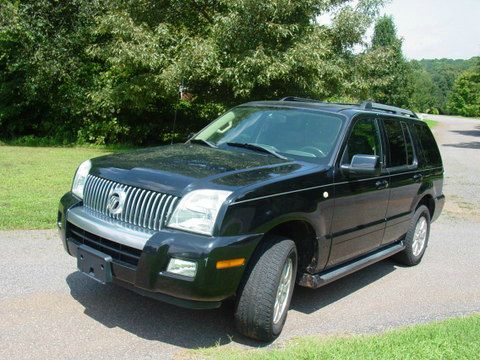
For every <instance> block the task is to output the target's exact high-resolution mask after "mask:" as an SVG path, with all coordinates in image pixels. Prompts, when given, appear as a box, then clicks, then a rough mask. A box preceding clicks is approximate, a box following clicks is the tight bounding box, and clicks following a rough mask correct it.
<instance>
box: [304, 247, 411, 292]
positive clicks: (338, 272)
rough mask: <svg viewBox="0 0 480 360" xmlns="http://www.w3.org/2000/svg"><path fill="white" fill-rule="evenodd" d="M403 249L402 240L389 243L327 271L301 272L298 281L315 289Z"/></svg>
mask: <svg viewBox="0 0 480 360" xmlns="http://www.w3.org/2000/svg"><path fill="white" fill-rule="evenodd" d="M403 249H405V246H404V245H403V242H400V243H396V244H394V245H390V246H388V247H386V248H383V249H380V250H378V251H375V252H373V253H371V254H369V255H366V256H364V257H361V258H359V259H358V260H354V261H352V262H349V263H347V264H345V265H341V266H340V267H336V268H333V269H329V270H327V271H324V272H321V273H318V274H307V273H303V274H302V275H301V277H300V280H299V281H298V284H299V285H300V286H305V287H309V288H313V289H317V288H319V287H322V286H324V285H327V284H328V283H331V282H332V281H334V280H337V279H340V278H341V277H344V276H346V275H349V274H351V273H353V272H355V271H357V270H360V269H363V268H364V267H367V266H369V265H371V264H374V263H376V262H378V261H381V260H383V259H386V258H388V257H390V256H392V255H394V254H396V253H398V252H400V251H402V250H403Z"/></svg>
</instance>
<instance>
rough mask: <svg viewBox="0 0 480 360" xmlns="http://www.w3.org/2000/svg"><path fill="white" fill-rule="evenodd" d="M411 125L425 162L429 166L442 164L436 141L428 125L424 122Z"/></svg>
mask: <svg viewBox="0 0 480 360" xmlns="http://www.w3.org/2000/svg"><path fill="white" fill-rule="evenodd" d="M413 127H414V129H415V133H416V134H417V139H418V144H419V147H420V152H421V153H422V158H423V159H424V161H425V162H426V164H427V165H430V166H442V158H441V156H440V151H439V150H438V146H437V142H436V141H435V138H434V137H433V134H432V132H431V131H430V129H429V128H428V126H427V125H426V124H414V125H413Z"/></svg>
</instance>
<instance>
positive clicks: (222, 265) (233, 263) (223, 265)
mask: <svg viewBox="0 0 480 360" xmlns="http://www.w3.org/2000/svg"><path fill="white" fill-rule="evenodd" d="M243 264H245V258H240V259H231V260H220V261H217V269H228V268H232V267H237V266H242V265H243Z"/></svg>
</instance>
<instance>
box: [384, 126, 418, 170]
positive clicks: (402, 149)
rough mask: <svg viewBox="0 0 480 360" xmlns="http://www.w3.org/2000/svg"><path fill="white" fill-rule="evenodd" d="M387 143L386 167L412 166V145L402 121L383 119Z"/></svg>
mask: <svg viewBox="0 0 480 360" xmlns="http://www.w3.org/2000/svg"><path fill="white" fill-rule="evenodd" d="M383 123H384V125H385V133H386V135H387V143H388V148H389V152H388V167H396V166H408V165H413V162H414V156H413V144H412V137H411V136H410V131H409V130H408V126H407V124H406V123H404V122H403V121H398V120H388V119H384V120H383Z"/></svg>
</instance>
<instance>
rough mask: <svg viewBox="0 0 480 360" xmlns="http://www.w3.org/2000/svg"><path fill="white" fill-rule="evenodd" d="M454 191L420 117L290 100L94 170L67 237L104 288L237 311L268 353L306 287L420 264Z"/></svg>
mask: <svg viewBox="0 0 480 360" xmlns="http://www.w3.org/2000/svg"><path fill="white" fill-rule="evenodd" d="M442 187H443V166H442V160H441V157H440V153H439V150H438V147H437V145H436V143H435V139H434V137H433V136H432V133H431V132H430V130H429V128H428V127H427V126H426V125H425V123H423V122H422V121H420V120H419V119H418V118H417V116H416V115H415V114H414V113H413V112H411V111H409V110H404V109H400V108H396V107H391V106H386V105H381V104H376V103H372V102H365V103H363V104H356V105H352V104H332V103H322V102H317V101H314V100H309V99H300V98H294V97H288V98H284V99H282V100H280V101H264V102H251V103H247V104H243V105H241V106H238V107H235V108H233V109H232V110H230V111H228V112H227V113H226V114H224V115H223V116H221V117H220V118H218V119H217V120H215V121H214V122H212V123H211V124H210V125H208V126H207V127H206V128H204V129H203V130H202V131H200V132H199V133H198V134H197V135H195V136H194V137H193V138H191V139H190V140H189V141H188V142H187V143H185V144H176V145H171V146H164V147H156V148H149V149H142V150H138V151H132V152H127V153H118V154H114V155H107V156H102V157H99V158H95V159H92V160H88V161H86V162H84V163H82V164H81V165H80V167H79V168H78V170H77V172H76V175H75V178H74V181H73V185H72V190H71V191H70V192H68V193H67V194H65V195H64V196H63V197H62V199H61V201H60V207H59V213H58V227H59V228H60V235H61V238H62V241H63V245H64V246H65V250H66V251H67V252H68V253H69V254H70V255H72V256H74V257H76V258H77V262H78V268H79V269H80V270H81V271H82V272H84V273H85V274H87V275H88V276H90V277H92V278H93V279H95V280H97V281H100V282H102V283H106V282H114V283H116V284H120V285H122V286H125V287H127V288H130V289H132V290H134V291H137V292H139V293H141V294H143V295H147V296H151V297H154V298H157V299H160V300H162V301H166V302H169V303H173V304H177V305H180V306H185V307H189V308H195V309H207V308H216V307H219V306H220V305H221V303H222V301H224V300H226V299H229V298H234V299H235V301H236V307H235V323H236V326H237V329H238V330H239V331H240V332H241V333H242V334H245V335H246V336H249V337H252V338H255V339H259V340H264V341H269V340H271V339H273V338H275V337H276V336H277V335H279V334H280V332H281V330H282V327H283V324H284V323H285V319H286V317H287V311H288V308H289V304H290V299H291V297H292V292H293V288H294V284H295V283H298V284H299V285H301V286H306V287H310V288H318V287H320V286H323V285H325V284H327V283H329V282H331V281H333V280H336V279H338V278H340V277H342V276H345V275H347V274H350V273H352V272H353V271H356V270H359V269H361V268H363V267H365V266H367V265H370V264H372V263H374V262H377V261H380V260H382V259H385V258H387V257H389V256H392V255H395V258H396V259H398V260H399V261H400V262H402V263H403V264H406V265H416V264H418V263H419V262H420V260H421V259H422V256H423V255H424V252H425V249H426V247H427V242H428V237H429V232H430V223H431V222H432V221H433V220H435V219H436V218H437V217H438V216H439V214H440V212H441V210H442V208H443V205H444V201H445V197H444V195H443V192H442Z"/></svg>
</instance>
